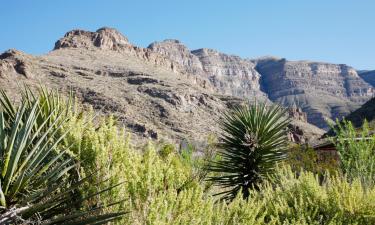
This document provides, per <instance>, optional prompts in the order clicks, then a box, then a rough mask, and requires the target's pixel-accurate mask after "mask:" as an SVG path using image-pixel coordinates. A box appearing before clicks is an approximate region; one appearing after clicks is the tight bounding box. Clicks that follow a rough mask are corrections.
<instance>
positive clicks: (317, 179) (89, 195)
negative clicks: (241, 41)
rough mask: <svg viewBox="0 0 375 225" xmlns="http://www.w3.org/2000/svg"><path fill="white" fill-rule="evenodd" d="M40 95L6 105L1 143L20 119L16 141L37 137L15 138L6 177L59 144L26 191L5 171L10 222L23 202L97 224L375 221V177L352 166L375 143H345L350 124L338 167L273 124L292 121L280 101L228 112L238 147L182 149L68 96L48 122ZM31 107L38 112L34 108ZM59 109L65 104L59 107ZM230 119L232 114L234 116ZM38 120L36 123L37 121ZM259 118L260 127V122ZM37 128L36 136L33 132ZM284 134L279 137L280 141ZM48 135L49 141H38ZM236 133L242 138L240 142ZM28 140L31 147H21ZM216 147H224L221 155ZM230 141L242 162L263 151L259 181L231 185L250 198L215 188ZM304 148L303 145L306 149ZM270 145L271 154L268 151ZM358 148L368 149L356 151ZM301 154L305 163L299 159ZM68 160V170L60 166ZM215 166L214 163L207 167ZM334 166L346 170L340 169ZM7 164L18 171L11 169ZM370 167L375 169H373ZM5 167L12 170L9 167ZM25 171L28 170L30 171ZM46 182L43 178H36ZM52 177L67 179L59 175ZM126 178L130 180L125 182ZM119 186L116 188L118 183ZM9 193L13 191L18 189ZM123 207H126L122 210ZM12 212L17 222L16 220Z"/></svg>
mask: <svg viewBox="0 0 375 225" xmlns="http://www.w3.org/2000/svg"><path fill="white" fill-rule="evenodd" d="M41 93H42V92H41ZM45 93H46V96H49V98H44V99H50V100H48V101H51V99H53V98H55V97H51V96H52V95H51V93H50V92H47V91H45ZM41 95H43V94H39V95H38V96H36V98H35V99H36V100H38V101H35V100H31V101H32V102H34V104H30V106H31V107H29V106H27V107H26V105H27V104H22V103H21V104H20V106H19V107H14V108H15V110H14V112H16V116H14V117H10V116H5V115H6V114H7V113H8V111H7V110H5V109H4V106H2V107H1V109H2V112H3V113H2V114H3V116H1V117H0V119H1V118H3V119H2V120H0V121H3V129H2V130H0V131H1V132H0V134H1V135H0V136H1V138H0V140H5V139H6V140H8V141H6V142H4V141H2V142H1V144H2V146H5V147H6V146H9V144H11V143H12V142H11V141H9V140H13V139H12V138H11V137H13V136H12V133H13V127H18V128H17V132H16V134H15V135H14V137H15V138H16V139H15V140H22V139H21V137H24V136H25V137H26V136H27V135H25V134H26V131H29V130H30V135H28V136H27V137H28V138H26V140H28V141H14V142H13V143H17V144H14V145H13V147H12V149H13V150H12V151H11V152H12V155H11V156H10V160H9V161H8V162H11V163H9V165H16V166H15V168H16V169H15V172H14V173H13V174H14V175H13V176H7V177H14V178H11V179H12V180H13V181H16V180H19V179H20V180H23V179H26V178H24V177H28V176H31V175H30V173H29V171H28V170H26V169H25V170H24V169H22V168H21V167H20V165H22V163H23V162H26V165H29V163H30V162H31V161H25V160H26V159H27V157H30V158H34V157H37V156H36V155H35V154H32V149H33V148H34V147H35V146H39V147H37V148H38V149H42V146H44V145H46V147H44V148H43V149H44V150H45V151H47V149H50V150H49V152H50V153H49V154H47V155H46V157H45V158H44V160H42V162H41V164H40V165H41V166H39V167H33V168H36V170H37V171H36V172H35V173H33V174H35V175H32V176H31V179H29V181H28V182H26V185H24V186H23V187H24V188H21V186H20V188H18V191H17V192H12V191H9V190H16V188H17V187H18V186H19V185H17V184H18V183H17V182H9V181H6V180H5V176H2V177H1V187H2V189H1V190H2V191H3V192H2V193H4V195H3V196H4V198H3V199H5V204H3V203H2V211H0V224H6V223H12V224H14V223H15V222H9V220H8V222H6V221H5V220H3V219H4V218H9V215H10V214H11V212H15V211H14V210H18V209H23V208H24V207H27V208H29V209H30V210H31V211H28V213H27V214H26V213H19V212H18V211H17V221H16V222H18V223H27V222H30V223H31V222H35V221H38V222H40V223H46V224H48V223H55V224H64V223H67V224H69V223H71V224H74V223H76V224H84V223H88V224H95V223H94V222H93V221H96V222H98V223H102V222H106V221H107V220H112V221H113V219H114V218H117V217H119V216H121V219H120V220H115V221H113V222H112V223H114V224H171V225H172V224H173V225H174V224H375V210H374V208H375V185H374V184H373V183H371V182H368V181H369V180H371V178H370V177H371V176H367V175H366V179H364V177H363V176H362V174H360V173H359V172H353V173H352V172H351V171H355V169H356V166H357V165H359V163H369V165H371V163H372V164H374V161H372V160H373V158H371V157H369V158H366V160H368V161H366V162H365V161H363V160H364V159H365V157H364V156H365V155H362V154H364V153H362V152H361V151H364V148H365V149H367V150H366V151H367V154H369V153H370V152H371V150H370V149H371V146H370V145H367V144H366V145H364V144H363V145H362V144H358V142H354V141H353V142H352V143H350V144H349V145H348V144H347V142H346V141H345V142H344V141H343V140H347V138H348V133H345V132H348V131H347V130H346V129H348V128H347V127H343V133H342V135H341V136H338V140H339V141H338V143H341V142H340V140H341V141H342V143H343V144H342V145H338V146H339V148H340V146H341V147H342V149H341V150H339V151H340V159H341V161H345V160H347V161H348V163H343V164H338V165H339V166H337V167H335V168H330V167H328V166H327V165H328V164H329V163H326V164H319V163H320V162H319V160H317V159H318V156H317V155H316V154H313V153H314V152H311V149H310V148H303V147H300V146H291V145H286V143H284V139H283V138H282V136H283V135H284V131H283V129H281V128H280V129H277V130H274V132H270V130H272V129H271V128H272V127H273V128H275V127H283V126H284V123H286V121H285V118H283V117H282V116H281V114H282V110H280V109H278V108H273V107H271V108H263V107H264V106H263V105H261V106H252V107H248V108H245V109H238V110H237V111H235V112H237V113H239V112H242V113H243V114H239V115H247V116H238V117H235V116H234V115H235V114H227V115H226V117H225V120H224V121H226V122H224V121H223V122H222V123H223V124H227V126H229V125H230V124H233V125H235V126H229V127H228V129H227V130H225V129H224V132H223V136H222V137H226V138H227V140H233V141H232V145H230V144H229V143H230V142H227V144H228V145H225V143H226V141H225V139H223V142H219V144H217V141H216V140H215V139H214V138H211V139H210V140H209V141H208V142H209V144H207V146H206V148H205V149H196V148H195V147H194V146H193V145H190V144H188V145H186V146H184V147H177V146H175V145H173V144H171V143H166V142H164V143H147V144H146V145H145V146H144V147H135V146H133V145H132V144H131V142H130V140H131V137H130V136H129V135H128V134H127V133H126V131H125V130H123V129H121V128H120V127H119V126H118V125H117V122H116V120H114V119H113V118H112V117H103V118H99V119H98V121H97V122H94V121H92V118H93V116H94V112H93V111H91V110H88V111H84V112H81V111H80V110H79V108H78V107H77V106H76V104H73V102H74V101H71V100H66V101H65V100H63V99H60V101H61V103H60V104H65V105H66V107H62V108H61V109H63V108H66V110H54V109H52V110H49V112H46V111H48V110H44V112H46V113H45V115H47V116H44V120H39V121H45V119H46V118H52V116H51V117H49V115H50V114H53V115H55V116H54V118H55V119H52V120H51V121H50V122H48V123H47V122H42V123H38V124H39V125H37V124H36V123H37V122H35V121H36V120H37V119H36V118H40V117H39V116H40V115H42V112H40V108H42V107H40V105H45V104H46V103H41V102H40V101H41V99H43V98H42V97H40V96H41ZM55 96H56V94H55ZM30 99H31V98H30ZM43 101H44V100H43ZM21 102H22V101H21ZM36 102H39V103H36ZM63 102H65V103H63ZM68 102H70V103H68ZM22 109H23V111H25V112H24V113H17V112H22ZM32 109H34V110H35V113H29V110H32ZM249 110H253V111H252V113H255V114H252V115H257V117H256V118H255V117H251V116H248V114H246V113H245V112H247V113H250V112H249ZM57 111H59V112H58V113H57V114H55V113H56V112H57ZM270 112H273V113H270ZM60 115H61V116H60ZM267 115H268V116H267ZM279 115H280V117H279ZM258 116H259V117H258ZM30 117H32V118H34V119H31V118H30ZM9 118H13V119H9ZM230 118H232V119H233V120H229V119H230ZM238 118H242V119H243V120H239V121H243V123H235V121H237V120H236V119H238ZM251 118H252V119H253V120H252V123H250V124H251V125H249V124H248V123H245V122H249V119H251ZM260 118H263V119H264V120H262V119H260ZM266 118H271V119H272V118H273V120H271V121H272V122H270V121H269V120H267V119H266ZM17 121H20V122H19V124H18V125H14V124H16V122H17ZM27 121H30V122H27ZM32 121H34V123H31V122H32ZM56 121H57V122H56ZM228 121H231V123H228ZM0 124H1V123H0ZM31 124H33V125H31ZM47 124H48V125H47ZM256 124H258V125H259V126H255V125H256ZM267 124H268V125H267ZM245 125H246V126H245ZM261 125H262V126H261ZM235 127H237V129H238V130H236V128H235ZM262 127H263V128H262ZM223 128H225V126H223ZM245 128H246V129H245ZM250 128H252V129H250ZM265 128H267V129H265ZM227 131H236V132H232V133H229V132H227ZM241 131H242V132H241ZM243 131H245V132H243ZM246 131H247V132H246ZM251 131H253V133H251ZM266 131H268V132H266ZM349 133H350V132H349ZM230 134H231V135H230ZM254 134H256V135H254ZM276 134H278V135H276ZM279 135H280V136H279ZM34 136H35V138H34V139H32V138H30V137H34ZM44 136H45V138H44V139H43V137H44ZM3 137H5V138H3ZM219 138H220V137H219ZM277 138H279V140H280V141H279V142H275V140H276V139H277ZM39 140H43V141H41V143H40V144H37V143H39ZM47 140H49V141H47ZM219 140H220V139H219ZM234 140H238V141H241V142H237V143H235V141H234ZM21 143H26V144H25V145H23V144H22V145H21ZM272 143H273V144H272ZM284 144H285V145H284ZM251 145H252V146H251ZM20 146H24V147H22V148H20ZM53 146H55V147H53ZM217 146H218V147H220V149H219V153H218V154H217V155H216V154H215V152H216V148H217ZM225 146H227V147H228V146H231V147H233V149H232V150H233V151H231V152H232V156H235V154H234V153H236V152H235V151H234V149H237V151H239V153H240V154H244V155H243V158H244V159H243V160H246V159H248V157H249V155H245V152H246V151H248V150H249V149H251V147H252V148H253V149H256V150H257V151H256V153H257V154H255V153H252V154H250V156H251V157H253V156H255V158H256V159H257V160H256V161H255V162H256V163H257V164H256V166H259V167H255V168H262V170H260V171H261V176H259V175H258V174H256V176H254V178H256V179H255V180H256V182H254V183H253V184H254V187H256V188H252V187H251V186H244V185H242V186H241V185H240V184H238V183H235V186H229V187H228V188H229V190H231V189H230V188H233V187H236V185H237V186H240V189H239V190H245V189H244V187H251V188H248V189H246V190H247V192H245V193H246V195H247V197H248V198H243V193H244V192H240V191H237V192H236V194H232V195H231V198H227V199H229V201H228V200H227V199H224V200H221V198H219V197H218V196H215V194H217V193H220V192H225V191H228V188H227V189H226V188H223V187H222V186H221V185H218V186H216V185H212V184H220V183H216V181H217V180H215V179H214V178H215V177H217V178H220V179H221V178H222V177H224V176H227V173H226V172H227V171H224V170H219V171H218V170H214V169H212V167H210V166H212V165H220V163H216V164H215V162H224V161H223V160H229V158H225V157H223V156H224V155H223V153H224V152H225V150H226V149H227V148H224V147H225ZM350 146H351V147H350ZM52 147H53V148H52ZM255 147H256V148H255ZM344 148H345V149H346V150H345V149H344ZM348 148H350V150H348ZM353 148H355V149H357V150H355V151H354V150H353V151H354V153H352V155H351V156H350V157H348V156H346V155H345V154H344V152H347V151H349V152H350V151H352V149H353ZM3 149H9V147H6V148H3V147H2V148H1V150H2V152H1V154H2V156H4V155H7V154H6V152H9V151H4V150H3ZM19 149H23V150H19ZM301 149H302V150H301ZM272 150H274V151H272ZM286 150H287V151H286ZM360 150H361V151H360ZM372 150H373V149H372ZM301 151H302V152H303V153H300V152H301ZM38 152H39V151H38ZM43 152H44V151H43ZM265 152H268V153H269V154H270V155H272V157H271V156H269V155H265V154H264V153H265ZM274 152H275V154H274ZM341 152H342V154H341ZM13 153H19V154H20V157H19V160H18V163H16V164H14V163H15V161H14V159H15V157H14V156H16V155H17V154H13ZM285 153H287V154H285ZM292 153H293V154H292ZM357 154H359V156H361V157H357V156H356V155H357ZM301 155H302V156H303V158H302V161H298V159H301ZM370 155H371V154H370ZM245 156H246V157H245ZM265 156H266V157H265ZM262 157H265V158H267V159H269V162H268V161H266V162H265V163H264V161H262ZM285 157H286V160H284V161H283V162H282V163H277V162H279V159H283V158H285ZM310 157H311V158H310ZM6 158H8V157H1V168H2V170H3V167H4V165H5V163H4V162H5V161H3V160H4V159H6ZM55 158H57V160H55V161H53V160H52V159H55ZM245 158H246V159H245ZM259 158H260V159H259ZM234 159H236V158H235V157H234ZM234 159H233V160H234ZM250 159H252V158H250ZM263 159H264V158H263ZM349 159H350V160H349ZM236 160H238V159H236ZM357 160H359V161H357ZM67 161H68V163H66V164H65V165H66V166H63V168H64V169H63V170H60V169H58V168H60V167H61V166H62V165H63V164H64V163H65V162H67ZM208 162H209V164H207V163H208ZM227 162H228V165H234V164H233V163H232V162H229V161H227ZM240 162H241V161H240ZM349 162H350V163H349ZM212 163H213V164H212ZM48 164H51V165H50V166H49V167H48V168H49V169H47V170H45V171H44V172H43V173H41V174H42V175H41V176H40V175H39V174H40V173H39V171H40V170H41V168H44V167H45V166H46V165H48ZM276 164H277V165H276ZM208 165H209V166H208ZM326 166H327V167H326ZM11 167H12V166H11ZM7 168H10V167H9V166H8V167H7ZM68 168H70V169H68ZM207 168H211V169H209V170H206V169H207ZM231 168H233V169H234V170H233V171H238V170H237V169H238V167H237V166H234V167H231ZM353 168H354V169H353ZM368 168H370V167H368ZM326 169H328V170H329V172H328V173H327V172H324V171H325V170H326ZM331 169H332V171H337V173H336V172H331V171H330V170H331ZM358 169H361V168H358ZM8 170H9V171H11V170H10V169H6V171H8ZM54 170H59V171H60V172H62V171H64V172H63V173H58V174H59V177H57V176H48V175H51V174H52V173H53V171H54ZM239 171H241V170H239ZM243 171H245V172H246V171H247V170H243ZM361 171H365V172H366V174H369V173H368V170H367V169H366V170H361ZM5 174H10V172H6V173H5ZM19 174H24V177H22V176H20V175H19ZM47 177H49V178H47ZM207 178H210V179H207ZM8 179H9V178H8ZM40 180H43V182H37V181H40ZM50 180H57V181H58V182H53V183H51V181H50ZM364 181H366V182H364ZM7 183H8V186H9V188H8V191H7V192H6V191H4V190H5V188H4V187H5V186H6V185H5V184H7ZM39 183H40V184H39ZM118 184H121V185H120V186H117V185H118ZM114 186H117V187H116V188H114ZM241 188H242V189H241ZM10 193H13V194H11V195H10ZM39 193H42V194H41V195H40V196H41V197H40V198H38V197H36V196H37V194H39ZM232 196H233V198H232ZM30 199H31V200H30ZM124 199H125V200H126V201H124ZM42 203H43V204H42ZM72 206H73V207H72ZM124 211H126V212H127V213H126V214H123V212H124ZM81 213H82V214H81ZM67 218H72V220H66V219H67ZM12 219H13V221H15V218H12ZM4 221H5V222H4Z"/></svg>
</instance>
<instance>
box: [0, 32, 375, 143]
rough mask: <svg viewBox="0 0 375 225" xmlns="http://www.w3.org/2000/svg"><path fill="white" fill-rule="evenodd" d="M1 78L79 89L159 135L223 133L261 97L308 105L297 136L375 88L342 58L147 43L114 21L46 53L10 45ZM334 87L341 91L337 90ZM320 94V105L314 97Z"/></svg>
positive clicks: (0, 62) (102, 107)
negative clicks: (224, 117) (229, 120)
mask: <svg viewBox="0 0 375 225" xmlns="http://www.w3.org/2000/svg"><path fill="white" fill-rule="evenodd" d="M266 65H267V66H266ZM278 68H279V69H280V70H278ZM275 69H276V72H275V73H274V72H273V70H275ZM260 70H261V73H260V72H259V71H260ZM353 71H354V72H353ZM275 74H276V75H275ZM0 78H1V79H0V84H1V86H2V87H5V88H7V89H11V88H14V87H16V85H15V82H14V80H17V82H18V81H22V82H25V83H29V84H31V85H34V86H35V84H36V83H37V82H41V83H45V84H47V86H49V87H54V88H59V89H64V90H67V89H68V88H73V89H74V90H76V91H77V93H78V95H79V96H80V98H81V100H82V101H83V102H84V103H88V104H91V105H93V106H94V108H96V110H99V111H102V112H104V113H107V112H110V113H114V114H115V115H116V116H118V117H119V118H120V120H121V121H122V122H123V123H124V125H125V126H126V127H128V128H129V129H131V130H132V131H133V132H134V133H135V134H136V135H138V136H141V137H148V138H152V139H158V138H160V137H164V136H165V137H167V138H169V137H170V138H172V139H174V138H183V137H184V136H186V137H192V138H193V139H201V138H202V137H203V136H205V135H202V134H208V133H210V132H211V133H217V131H218V128H217V126H216V125H215V123H214V120H213V118H219V117H220V113H221V112H223V111H225V110H227V109H228V108H230V107H232V106H233V105H236V104H240V103H241V102H246V101H255V100H259V101H265V102H269V103H271V102H272V101H273V102H276V103H280V104H282V105H284V106H285V107H294V106H298V108H301V109H302V111H301V113H302V112H303V113H306V115H305V116H304V118H305V120H306V121H301V120H298V119H297V120H298V121H299V122H298V125H296V124H297V123H295V125H294V128H295V129H294V130H295V131H297V133H299V136H298V135H297V136H295V137H294V139H304V138H303V137H302V136H303V132H302V134H301V132H300V130H301V129H299V128H300V127H308V129H310V130H312V131H313V132H312V133H313V135H318V133H319V134H320V133H322V130H320V129H318V128H316V127H314V126H313V125H309V124H308V123H307V122H310V123H314V122H315V124H316V125H318V126H320V127H322V128H324V126H325V121H324V119H325V118H328V119H331V120H332V119H335V118H336V117H339V116H341V115H347V114H348V113H349V112H350V111H351V110H354V109H355V108H357V107H359V105H360V104H361V102H364V101H366V100H367V99H368V98H369V95H370V94H372V93H373V88H372V87H371V86H370V85H369V84H367V83H366V82H364V81H363V79H362V78H361V77H359V76H358V74H357V72H356V71H355V70H354V69H352V68H350V67H346V66H343V65H337V64H327V63H326V64H319V63H317V64H316V63H315V64H311V65H310V64H309V63H307V62H291V61H287V60H286V59H283V58H276V57H265V58H262V59H261V58H258V59H243V58H241V57H239V56H235V55H228V54H225V53H221V52H219V51H216V50H213V49H206V48H202V49H197V50H189V49H188V48H187V47H186V46H185V45H183V44H182V43H181V42H180V41H178V40H173V39H168V40H165V41H163V42H153V43H151V44H150V45H149V46H148V47H147V48H141V47H137V46H134V45H133V44H131V43H130V42H129V40H128V39H127V38H126V37H125V36H124V35H122V34H121V33H120V32H118V31H117V30H115V29H113V28H101V29H98V30H97V31H95V32H91V31H84V30H72V31H69V32H67V33H66V34H65V36H64V37H62V38H60V39H59V40H58V41H57V42H56V43H55V47H54V49H53V50H52V51H51V52H49V53H48V54H45V55H42V56H32V55H28V54H26V53H23V52H20V51H17V50H9V51H7V52H5V53H3V54H2V55H1V56H0ZM266 78H267V79H268V80H269V83H268V84H267V85H269V87H265V85H264V81H265V80H267V79H266ZM271 78H272V79H271ZM297 78H298V79H297ZM307 81H308V82H307ZM262 82H263V83H262ZM306 82H307V83H306ZM279 84H284V87H282V90H280V89H278V88H277V85H279ZM332 85H333V87H331V86H332ZM335 86H338V87H340V92H335V91H332V90H334V87H335ZM271 87H272V88H271ZM284 89H285V90H284ZM298 92H301V93H300V94H299V95H298ZM285 93H286V94H285ZM296 93H297V94H296ZM306 93H307V94H306ZM311 94H313V96H311ZM314 95H316V96H314ZM295 96H298V98H295ZM330 99H333V100H330ZM320 100H321V101H322V103H321V105H320V104H317V103H316V102H314V101H318V102H319V101H320ZM297 111H298V110H297ZM298 112H299V111H298ZM297 114H298V113H297ZM297 114H296V115H297ZM296 117H297V118H302V117H300V116H296ZM317 121H318V122H317ZM297 127H299V128H297Z"/></svg>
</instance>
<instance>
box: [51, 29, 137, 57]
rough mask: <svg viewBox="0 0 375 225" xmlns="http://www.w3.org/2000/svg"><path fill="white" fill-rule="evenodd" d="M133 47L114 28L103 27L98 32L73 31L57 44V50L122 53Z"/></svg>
mask: <svg viewBox="0 0 375 225" xmlns="http://www.w3.org/2000/svg"><path fill="white" fill-rule="evenodd" d="M131 46H132V45H131V44H130V43H129V41H128V39H127V38H126V37H125V36H123V35H122V34H121V33H120V32H118V31H117V30H115V29H113V28H107V27H103V28H100V29H98V30H97V31H96V32H90V31H84V30H72V31H69V32H67V33H66V34H65V36H64V37H63V38H61V39H60V40H58V41H57V42H56V43H55V48H54V50H56V49H60V48H69V47H72V48H85V49H90V48H100V49H105V50H114V51H120V50H125V49H129V47H131Z"/></svg>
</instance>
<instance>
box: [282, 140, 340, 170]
mask: <svg viewBox="0 0 375 225" xmlns="http://www.w3.org/2000/svg"><path fill="white" fill-rule="evenodd" d="M285 163H286V164H288V165H290V167H291V168H292V170H293V171H294V172H297V173H299V172H300V171H301V170H304V171H310V172H313V173H315V174H319V175H321V176H323V175H324V174H326V173H327V172H328V173H330V174H335V173H337V172H339V161H338V160H337V159H336V158H335V157H334V156H333V155H331V154H327V155H318V153H317V152H316V151H315V150H314V149H313V148H311V147H310V146H309V145H300V144H294V143H292V144H290V145H289V147H288V151H287V158H286V161H285Z"/></svg>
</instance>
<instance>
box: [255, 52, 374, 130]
mask: <svg viewBox="0 0 375 225" xmlns="http://www.w3.org/2000/svg"><path fill="white" fill-rule="evenodd" d="M253 62H254V63H255V64H256V69H257V71H258V72H259V73H260V74H261V75H262V79H261V89H262V91H264V92H265V93H267V95H268V96H269V98H270V100H271V101H274V102H279V103H281V104H282V105H285V106H290V105H293V104H296V105H298V106H299V107H301V108H302V110H303V111H305V112H306V113H307V120H308V122H310V123H313V124H315V125H317V126H319V127H321V128H328V126H327V122H326V121H327V120H328V121H332V120H335V119H336V118H341V117H343V116H345V115H347V114H349V113H350V112H351V111H354V110H355V109H356V108H358V107H359V106H360V105H362V104H363V103H364V102H366V101H367V100H368V99H369V98H370V97H371V96H372V95H373V94H374V89H373V87H372V86H371V85H369V84H368V83H366V82H365V81H364V80H363V79H362V78H361V77H360V76H358V74H357V72H356V71H355V70H354V69H353V68H351V67H349V66H347V65H344V64H329V63H318V62H309V61H287V60H285V59H278V58H263V59H258V60H254V61H253Z"/></svg>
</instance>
